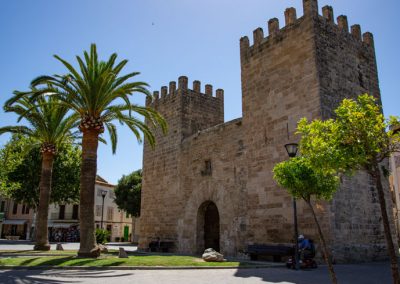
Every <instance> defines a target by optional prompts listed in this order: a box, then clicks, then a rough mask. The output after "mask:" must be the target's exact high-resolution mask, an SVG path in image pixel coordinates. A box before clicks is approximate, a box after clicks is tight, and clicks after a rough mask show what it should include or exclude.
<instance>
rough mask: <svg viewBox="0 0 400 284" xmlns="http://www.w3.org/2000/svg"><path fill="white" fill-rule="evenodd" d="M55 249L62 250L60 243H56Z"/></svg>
mask: <svg viewBox="0 0 400 284" xmlns="http://www.w3.org/2000/svg"><path fill="white" fill-rule="evenodd" d="M56 250H64V248H63V246H62V244H57V246H56Z"/></svg>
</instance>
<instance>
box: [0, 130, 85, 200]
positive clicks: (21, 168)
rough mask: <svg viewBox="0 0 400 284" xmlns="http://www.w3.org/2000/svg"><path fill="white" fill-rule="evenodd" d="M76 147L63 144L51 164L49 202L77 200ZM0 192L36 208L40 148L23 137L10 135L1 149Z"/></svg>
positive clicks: (78, 151) (77, 147)
mask: <svg viewBox="0 0 400 284" xmlns="http://www.w3.org/2000/svg"><path fill="white" fill-rule="evenodd" d="M80 156H81V150H80V147H79V146H74V145H72V144H71V143H64V144H63V145H62V146H61V147H59V148H58V154H57V156H56V158H55V162H54V170H53V181H52V191H51V202H54V203H72V202H77V201H78V200H79V171H80ZM0 163H1V164H2V165H3V166H2V167H1V168H0V178H1V183H0V192H1V194H3V195H5V196H7V197H9V198H12V199H14V200H16V201H17V202H20V203H26V204H29V205H30V206H33V207H36V206H37V204H38V201H39V181H40V173H41V155H40V145H38V144H34V143H33V141H32V140H31V139H29V138H27V137H25V136H23V135H13V136H12V137H11V139H10V141H9V142H8V143H6V144H5V145H4V147H3V148H2V149H0Z"/></svg>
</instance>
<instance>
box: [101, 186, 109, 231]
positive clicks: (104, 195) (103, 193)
mask: <svg viewBox="0 0 400 284" xmlns="http://www.w3.org/2000/svg"><path fill="white" fill-rule="evenodd" d="M106 195H107V190H102V191H101V197H102V198H103V203H102V204H101V222H100V228H101V229H103V215H104V198H105V197H106Z"/></svg>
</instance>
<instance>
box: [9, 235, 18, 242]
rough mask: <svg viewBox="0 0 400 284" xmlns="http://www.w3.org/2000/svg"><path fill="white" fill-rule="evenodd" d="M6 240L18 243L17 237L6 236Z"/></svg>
mask: <svg viewBox="0 0 400 284" xmlns="http://www.w3.org/2000/svg"><path fill="white" fill-rule="evenodd" d="M6 240H10V241H18V240H19V236H6Z"/></svg>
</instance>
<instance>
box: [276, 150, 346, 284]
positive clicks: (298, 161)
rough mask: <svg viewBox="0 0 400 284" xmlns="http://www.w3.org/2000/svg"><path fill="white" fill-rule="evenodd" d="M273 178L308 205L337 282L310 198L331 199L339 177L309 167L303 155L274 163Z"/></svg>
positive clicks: (329, 267) (331, 271)
mask: <svg viewBox="0 0 400 284" xmlns="http://www.w3.org/2000/svg"><path fill="white" fill-rule="evenodd" d="M273 172H274V179H275V180H276V181H277V183H278V184H279V185H280V186H282V187H284V188H285V189H287V190H288V191H289V193H290V195H292V196H293V197H294V198H301V199H303V200H304V201H305V202H306V204H307V205H308V206H309V207H310V209H311V213H312V215H313V218H314V221H315V224H316V225H317V229H318V234H319V238H320V241H321V244H322V249H323V256H324V258H325V261H326V263H327V264H328V269H329V273H330V275H331V279H332V283H337V279H336V274H335V271H334V269H333V265H332V261H331V257H330V255H331V253H330V251H329V249H328V247H327V245H326V242H325V238H324V234H323V233H322V230H321V226H320V224H319V222H318V218H317V215H316V214H315V210H314V207H313V205H312V200H313V199H314V198H315V199H323V200H331V199H332V196H333V194H334V193H335V192H336V190H337V188H338V187H339V178H338V176H337V175H336V174H335V172H330V173H327V172H322V171H318V170H315V169H314V168H312V167H311V165H310V163H309V161H308V160H307V158H305V157H295V158H292V159H290V160H287V161H284V162H281V163H279V164H277V165H275V167H274V169H273Z"/></svg>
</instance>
